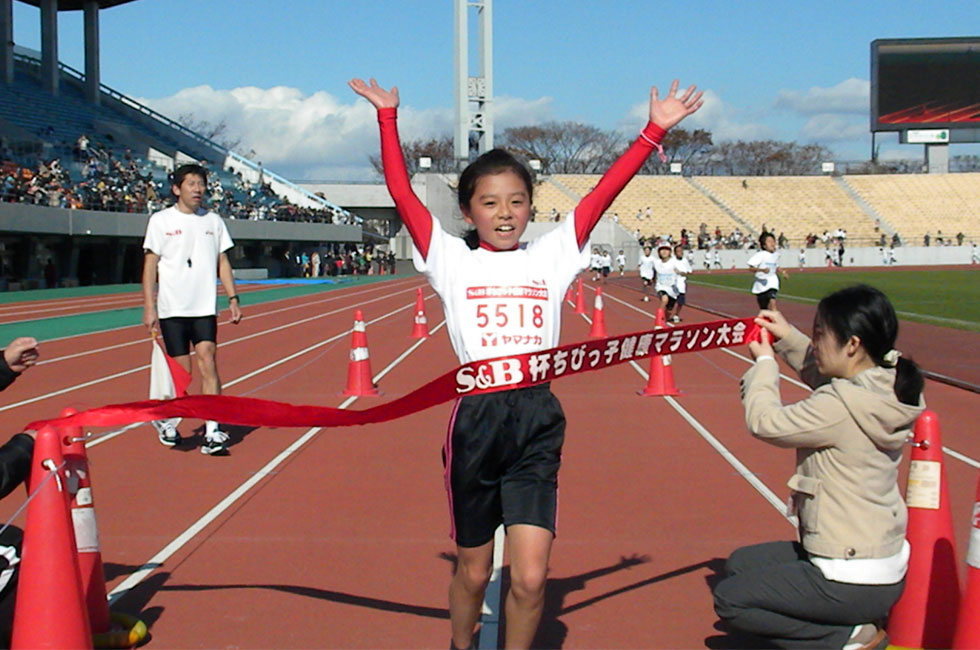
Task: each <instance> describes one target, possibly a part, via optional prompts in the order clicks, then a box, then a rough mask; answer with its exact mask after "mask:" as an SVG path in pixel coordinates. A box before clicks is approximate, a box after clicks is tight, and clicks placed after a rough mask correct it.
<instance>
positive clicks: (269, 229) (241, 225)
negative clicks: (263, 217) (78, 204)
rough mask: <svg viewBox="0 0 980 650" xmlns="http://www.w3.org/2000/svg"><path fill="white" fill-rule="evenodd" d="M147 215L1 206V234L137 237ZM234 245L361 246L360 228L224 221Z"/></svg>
mask: <svg viewBox="0 0 980 650" xmlns="http://www.w3.org/2000/svg"><path fill="white" fill-rule="evenodd" d="M149 218H150V217H149V215H147V214H132V213H127V212H97V211H94V210H64V209H61V208H49V207H44V206H38V205H25V204H21V203H0V232H8V233H24V234H53V235H69V236H84V235H92V236H109V237H139V238H141V239H142V237H143V235H144V233H145V232H146V222H147V221H148V220H149ZM225 224H226V225H227V226H228V232H229V233H230V234H231V237H232V239H234V240H235V241H296V242H321V241H323V242H327V241H337V242H360V241H361V228H360V227H359V226H352V225H343V224H332V223H331V224H324V223H294V222H279V221H242V220H237V219H227V220H225Z"/></svg>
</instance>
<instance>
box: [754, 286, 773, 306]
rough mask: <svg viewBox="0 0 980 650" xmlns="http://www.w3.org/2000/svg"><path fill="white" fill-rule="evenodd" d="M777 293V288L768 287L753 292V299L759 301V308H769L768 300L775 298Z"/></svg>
mask: <svg viewBox="0 0 980 650" xmlns="http://www.w3.org/2000/svg"><path fill="white" fill-rule="evenodd" d="M778 293H779V290H778V289H770V290H769V291H763V292H762V293H757V294H755V299H756V301H757V302H758V303H759V309H769V303H770V301H772V300H775V299H776V294H778Z"/></svg>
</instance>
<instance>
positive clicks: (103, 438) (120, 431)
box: [85, 303, 446, 448]
mask: <svg viewBox="0 0 980 650" xmlns="http://www.w3.org/2000/svg"><path fill="white" fill-rule="evenodd" d="M414 306H415V303H412V304H410V305H406V306H405V307H399V308H398V309H395V310H394V311H390V312H388V313H387V314H384V315H383V316H379V317H378V318H375V319H374V320H372V321H369V322H368V323H367V324H368V325H372V324H374V323H377V322H379V321H382V320H384V319H386V318H388V317H390V316H394V315H395V314H397V313H399V312H402V311H404V310H405V309H407V308H409V307H414ZM445 323H446V321H445V320H443V321H442V322H441V323H439V324H438V325H437V326H436V327H435V328H434V329H433V330H432V332H430V334H435V333H436V332H438V331H439V329H440V328H442V326H443V325H445ZM351 331H352V330H347V331H346V332H341V333H340V334H337V335H335V336H332V337H330V338H329V339H327V340H325V341H321V342H320V343H317V344H315V345H312V346H310V347H308V348H306V349H305V350H301V351H300V352H297V353H296V354H293V355H290V356H288V357H286V358H284V359H280V360H278V361H274V362H272V363H270V364H269V365H267V366H265V367H263V368H259V369H258V370H255V371H253V372H250V373H248V374H247V375H243V376H241V377H238V378H237V379H233V380H232V381H230V382H228V383H227V384H224V385H223V386H222V387H223V388H228V387H229V386H233V385H234V384H237V383H239V382H241V381H244V380H246V379H248V378H250V377H254V376H255V375H257V374H259V373H261V372H265V371H266V370H269V369H271V368H274V367H276V366H278V365H280V364H282V363H284V362H286V361H289V360H291V359H295V358H296V357H298V356H300V355H302V354H304V353H306V352H309V351H311V350H315V349H316V348H319V347H322V346H324V345H326V344H328V343H333V342H334V341H336V340H338V339H341V338H343V337H345V336H347V335H348V334H350V333H351ZM423 341H425V339H419V340H418V341H417V342H416V343H415V345H414V346H413V347H411V348H409V349H408V350H407V351H406V352H403V353H402V355H401V357H399V358H398V359H396V360H395V361H396V362H399V361H401V360H402V359H403V358H405V357H407V356H408V355H409V354H410V353H411V352H412V350H414V349H415V348H417V347H418V346H419V345H420V344H421V343H422V342H423ZM393 367H394V366H389V368H393ZM387 372H388V370H387V369H385V370H382V371H381V372H380V373H378V375H377V376H376V377H375V378H374V381H379V380H380V379H381V378H382V377H384V376H385V374H387ZM144 424H146V425H148V424H149V423H148V422H134V423H133V424H127V425H126V426H125V427H123V428H121V429H117V430H116V431H110V432H109V433H106V434H103V435H100V436H99V437H98V438H95V439H94V440H90V441H89V442H87V443H85V447H86V448H91V447H95V446H96V445H100V444H102V443H103V442H108V441H109V440H112V439H113V438H115V437H117V436H121V435H122V434H124V433H126V432H127V431H129V430H130V429H135V428H136V427H140V426H143V425H144Z"/></svg>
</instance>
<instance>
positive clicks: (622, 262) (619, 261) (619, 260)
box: [616, 244, 976, 277]
mask: <svg viewBox="0 0 980 650" xmlns="http://www.w3.org/2000/svg"><path fill="white" fill-rule="evenodd" d="M974 246H976V245H975V244H974ZM974 250H975V249H974ZM616 266H618V267H619V277H623V274H624V273H625V272H626V255H625V254H624V253H623V251H622V250H620V251H619V255H617V256H616Z"/></svg>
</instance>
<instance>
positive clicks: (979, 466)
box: [943, 447, 980, 469]
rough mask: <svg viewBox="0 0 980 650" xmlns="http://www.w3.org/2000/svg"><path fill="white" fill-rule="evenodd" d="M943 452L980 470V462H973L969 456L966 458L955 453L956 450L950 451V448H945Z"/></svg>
mask: <svg viewBox="0 0 980 650" xmlns="http://www.w3.org/2000/svg"><path fill="white" fill-rule="evenodd" d="M943 451H945V452H946V453H947V454H949V455H950V456H952V457H953V458H955V459H956V460H961V461H963V462H964V463H966V464H967V465H969V466H970V467H974V468H976V469H980V462H977V461H975V460H973V459H972V458H970V457H969V456H964V455H963V454H961V453H960V452H958V451H954V450H952V449H950V448H949V447H943Z"/></svg>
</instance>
